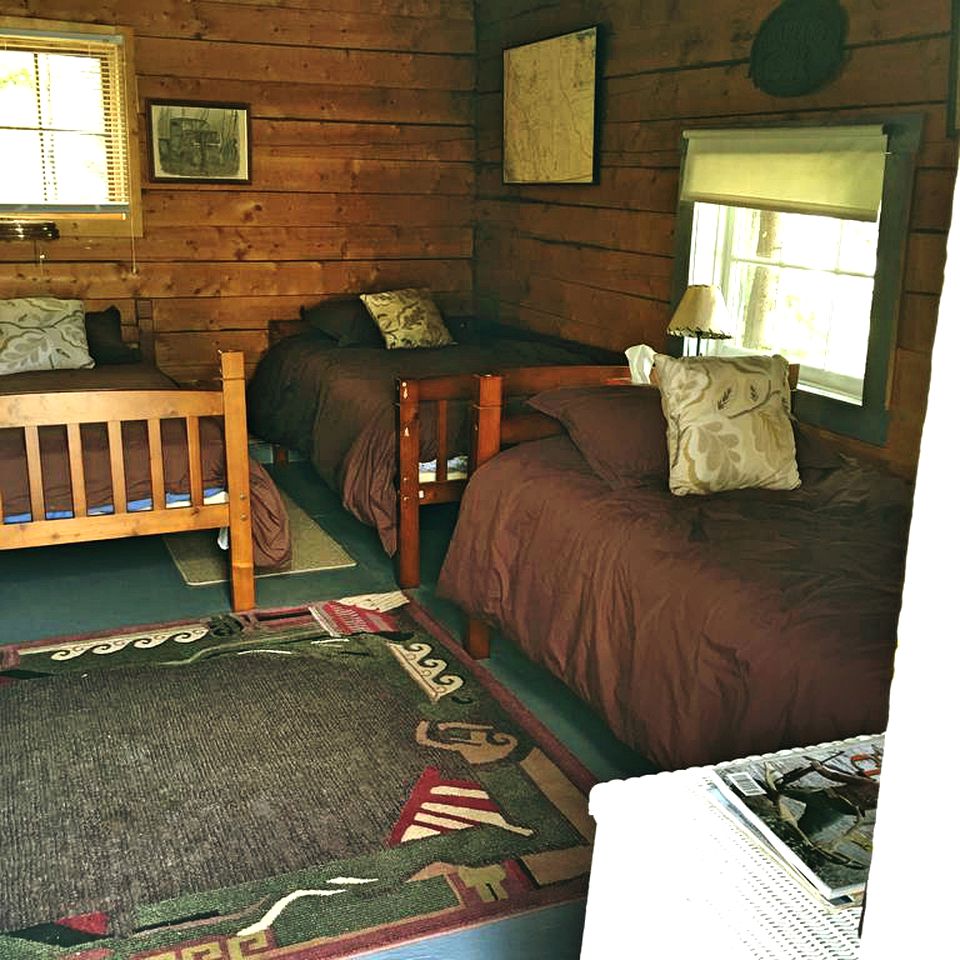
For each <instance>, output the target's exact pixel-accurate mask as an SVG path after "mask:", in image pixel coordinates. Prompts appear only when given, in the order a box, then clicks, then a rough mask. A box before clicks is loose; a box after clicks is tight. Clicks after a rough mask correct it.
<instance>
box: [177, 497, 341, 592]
mask: <svg viewBox="0 0 960 960" xmlns="http://www.w3.org/2000/svg"><path fill="white" fill-rule="evenodd" d="M281 496H282V497H283V502H284V504H286V507H287V515H288V516H289V518H290V535H291V538H292V541H293V562H292V563H291V565H290V568H289V569H288V570H265V571H263V572H262V573H260V572H258V573H257V578H258V579H260V578H261V577H282V576H286V575H287V574H291V573H315V572H317V571H318V570H342V569H343V568H345V567H355V566H356V565H357V561H356V560H354V559H353V557H351V556H350V554H349V553H347V551H346V550H344V549H343V547H341V546H340V544H339V543H337V541H336V540H334V539H333V537H331V536H330V534H328V533H327V532H326V531H325V530H324V529H323V528H322V527H321V526H319V524H318V523H317V521H316V520H314V519H313V518H312V517H309V516H308V515H307V514H306V513H304V511H303V510H301V509H300V507H298V506H297V504H296V503H294V502H293V500H291V499H290V497H288V496H287V494H285V493H281ZM163 542H164V543H165V544H166V545H167V550H169V551H170V556H171V557H173V562H174V563H175V564H176V565H177V569H178V570H179V571H180V575H181V576H182V577H183V579H184V581H185V582H186V583H187V584H189V585H190V586H191V587H203V586H207V585H209V584H212V583H226V582H227V580H228V579H229V574H230V571H229V566H228V558H229V554H228V553H227V552H226V551H225V550H221V549H220V548H219V547H218V546H217V533H216V531H215V530H197V531H196V532H194V533H177V534H173V535H169V536H166V537H164V538H163Z"/></svg>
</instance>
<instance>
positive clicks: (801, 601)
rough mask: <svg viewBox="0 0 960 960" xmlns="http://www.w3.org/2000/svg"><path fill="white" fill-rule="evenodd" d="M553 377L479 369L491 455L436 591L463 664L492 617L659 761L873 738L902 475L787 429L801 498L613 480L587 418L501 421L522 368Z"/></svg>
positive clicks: (892, 609)
mask: <svg viewBox="0 0 960 960" xmlns="http://www.w3.org/2000/svg"><path fill="white" fill-rule="evenodd" d="M609 373H610V374H612V375H613V377H610V376H607V374H605V373H604V371H602V370H596V371H594V375H595V378H596V382H597V383H603V382H604V381H605V380H606V381H609V380H611V379H616V377H617V374H618V373H619V371H617V370H611V371H609ZM548 375H549V373H548V372H547V371H543V370H540V371H519V370H518V371H510V372H508V373H507V374H506V375H505V376H503V377H484V378H478V380H477V393H476V395H477V402H476V418H475V419H476V422H477V425H478V441H477V445H478V447H480V448H483V450H484V451H485V452H484V453H483V454H481V456H480V458H479V460H480V461H481V463H480V465H479V466H478V469H477V472H476V473H475V475H474V476H472V477H471V479H470V482H469V484H468V485H467V488H466V491H465V493H464V497H463V501H462V503H461V506H460V513H459V519H458V522H457V527H456V530H455V532H454V535H453V538H452V541H451V543H450V547H449V550H448V552H447V556H446V560H445V563H444V566H443V569H442V571H441V575H440V580H439V584H438V591H439V593H440V594H441V595H442V596H446V597H447V598H449V599H452V600H454V601H455V602H456V603H457V604H459V606H460V607H461V608H462V609H463V610H465V611H466V612H467V614H468V615H469V616H470V617H471V618H472V619H471V624H470V627H469V628H468V634H467V642H468V645H469V646H472V647H473V652H474V653H475V655H481V656H482V655H483V654H484V653H485V652H486V634H487V632H488V630H489V626H490V625H493V626H494V627H496V628H497V629H499V630H501V631H502V632H503V633H504V634H506V635H507V636H508V637H510V638H511V639H512V640H513V641H515V642H516V643H517V644H518V645H519V646H520V647H521V649H523V651H524V652H525V653H526V654H527V655H528V656H529V657H530V658H531V659H533V660H535V661H537V662H539V663H541V664H543V665H544V666H546V667H547V668H548V669H549V670H550V671H551V672H552V673H554V674H555V675H556V676H558V677H559V678H561V679H562V680H563V681H564V682H565V683H566V684H567V685H568V686H570V687H571V688H572V689H573V690H574V691H575V692H577V693H578V694H579V695H580V696H581V697H582V698H583V699H584V700H585V701H586V702H587V703H589V704H591V705H592V706H593V707H594V708H595V709H596V710H597V711H598V712H599V713H600V714H601V715H602V716H603V717H604V719H605V720H606V722H607V723H608V725H609V726H610V728H611V729H612V730H613V732H614V733H615V734H616V735H617V736H618V737H619V738H621V739H622V740H623V741H624V742H626V743H628V744H630V745H631V746H633V747H634V748H635V749H637V750H638V751H639V752H640V753H642V754H643V755H644V756H646V757H648V758H649V759H651V760H653V761H654V762H655V763H657V764H659V765H660V766H662V767H664V768H678V767H685V766H692V765H697V764H705V763H711V762H715V761H717V760H720V759H724V758H731V757H737V756H745V755H748V754H753V753H758V752H763V751H768V750H776V749H779V748H783V747H787V746H790V745H796V744H797V743H817V742H821V741H825V740H832V739H837V738H839V737H843V736H849V735H852V734H856V733H864V732H873V731H878V730H882V729H883V727H884V724H885V720H886V715H887V698H888V690H889V683H890V679H891V674H892V665H893V654H894V649H895V645H896V625H897V616H898V613H899V607H900V593H901V584H902V576H903V564H904V554H905V548H906V539H907V531H908V527H909V516H910V504H911V496H910V491H909V489H908V487H907V485H906V484H904V483H903V482H901V481H900V480H898V479H896V478H894V477H890V476H887V475H885V474H883V473H881V472H880V471H878V470H875V469H871V468H869V467H866V466H864V465H862V464H859V463H857V462H854V461H853V460H850V459H848V458H845V457H843V456H841V455H839V454H838V453H836V452H835V451H834V450H832V448H830V447H829V446H827V445H825V444H823V442H822V441H819V440H818V439H817V438H816V437H815V436H814V435H812V434H810V433H807V432H806V431H805V430H804V429H803V428H802V427H801V426H799V425H795V430H796V432H797V437H796V439H797V459H798V463H799V467H800V475H801V479H802V485H801V486H800V487H799V488H797V489H796V490H792V491H781V490H762V489H750V490H739V491H731V492H726V493H720V494H713V495H710V496H685V497H678V496H675V495H673V494H671V493H670V492H669V490H668V488H667V484H666V479H665V477H664V476H663V474H662V473H661V474H659V477H657V476H656V475H657V465H656V464H655V463H653V461H651V463H652V464H653V469H651V476H650V477H648V478H645V479H643V480H641V481H637V480H636V479H633V480H628V482H616V480H614V481H613V482H611V478H610V477H609V476H606V477H605V476H602V475H601V474H600V473H598V467H597V463H598V460H597V449H596V448H597V444H596V443H592V441H591V443H592V447H591V446H586V445H585V438H584V435H583V424H582V423H581V424H580V432H579V434H578V433H577V431H576V430H574V431H571V432H567V431H566V430H564V428H563V427H562V426H561V424H560V422H559V421H558V420H557V419H555V418H553V417H548V416H545V415H544V414H542V413H539V414H538V413H533V412H532V411H528V412H526V413H525V414H523V415H522V416H520V417H516V416H511V415H509V414H508V413H504V411H505V410H507V403H506V400H507V399H509V397H510V395H511V393H516V392H518V391H519V392H520V393H522V394H525V395H529V392H530V384H529V383H524V380H525V379H526V378H528V377H530V376H534V377H535V378H536V379H537V380H539V381H540V382H541V384H543V386H545V387H549V386H558V385H560V381H559V380H556V379H555V381H554V383H548V382H545V378H546V377H548ZM581 382H584V383H585V382H589V380H588V379H584V380H583V381H581ZM599 390H600V392H601V393H603V392H604V391H607V392H609V393H611V394H612V395H613V399H612V402H617V398H616V395H617V394H618V392H619V394H621V395H623V396H624V398H625V399H626V394H625V393H624V391H626V393H630V392H631V391H642V390H655V388H643V387H623V386H608V387H602V388H599ZM502 397H503V399H501V398H502ZM595 399H596V398H593V399H592V400H591V402H595ZM610 399H611V398H610V397H608V398H607V400H610ZM534 403H536V401H534ZM656 406H657V407H659V402H658V401H657V403H656ZM607 409H608V410H610V409H613V408H612V407H609V406H608V408H607ZM607 419H608V418H607V417H606V415H605V420H607ZM632 422H633V424H634V427H633V431H634V433H633V435H632V436H631V432H630V429H621V430H620V432H619V433H618V434H616V435H613V434H611V435H609V436H608V437H606V438H604V439H603V442H604V443H606V444H607V452H608V458H610V457H613V458H616V457H621V458H622V457H623V456H624V455H625V454H627V453H629V448H630V445H631V444H633V443H637V442H638V441H642V440H643V438H642V437H641V431H643V430H644V429H648V428H649V427H650V426H651V423H652V421H648V422H647V423H646V424H644V423H642V422H639V421H638V420H636V419H633V421H632ZM592 426H593V428H594V429H596V430H601V429H604V427H603V425H602V424H600V423H599V422H597V423H595V424H593V425H592ZM620 427H621V428H622V427H624V424H620ZM664 427H665V424H664V423H663V421H662V419H661V421H660V423H659V426H658V427H657V429H659V431H660V433H659V441H660V444H661V445H662V444H663V432H662V431H663V429H664ZM607 429H609V426H608V427H607ZM518 441H527V442H518ZM508 444H509V446H507V445H508ZM501 446H507V449H504V450H503V451H502V452H499V453H498V454H497V455H496V456H493V454H494V453H496V452H497V451H498V450H500V448H501ZM487 458H489V459H487ZM484 459H487V462H485V463H483V462H482V461H483V460H484ZM588 461H590V462H588ZM599 462H600V471H601V473H606V471H604V470H603V461H602V460H600V461H599ZM591 463H592V464H593V465H591ZM664 465H665V462H664Z"/></svg>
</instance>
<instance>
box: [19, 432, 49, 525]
mask: <svg viewBox="0 0 960 960" xmlns="http://www.w3.org/2000/svg"><path fill="white" fill-rule="evenodd" d="M23 439H24V443H25V444H26V448H27V481H28V483H29V484H30V513H31V514H32V515H33V519H34V520H35V521H36V520H46V519H47V513H46V508H45V507H44V503H43V468H42V467H41V466H40V431H39V430H38V429H37V428H36V427H24V428H23Z"/></svg>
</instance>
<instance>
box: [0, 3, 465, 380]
mask: <svg viewBox="0 0 960 960" xmlns="http://www.w3.org/2000/svg"><path fill="white" fill-rule="evenodd" d="M0 14H2V15H7V16H19V17H24V16H35V17H43V18H47V19H60V20H70V21H76V22H91V23H104V24H117V25H121V26H128V27H132V28H133V30H134V31H135V33H136V69H137V80H138V88H139V110H140V132H141V153H142V155H143V162H142V168H143V171H144V176H143V205H144V211H143V219H144V236H143V238H142V239H139V240H137V241H136V244H135V246H136V258H137V271H136V272H133V270H132V266H131V245H130V241H129V240H106V239H102V240H95V239H88V240H68V239H61V240H58V241H55V242H51V243H47V244H45V245H44V252H45V253H46V256H47V261H46V263H45V264H44V265H43V267H42V269H41V268H40V267H39V266H38V265H37V264H36V262H35V260H34V251H33V246H32V244H25V243H5V244H0V297H4V298H5V297H15V296H29V295H37V294H40V293H50V294H52V295H55V296H65V297H79V298H81V299H85V300H88V301H89V302H90V303H92V304H94V305H96V306H103V305H105V304H108V303H111V302H115V303H117V304H118V305H119V306H120V307H121V309H122V311H123V314H124V319H125V321H126V322H127V323H128V324H133V323H134V322H135V313H134V300H135V299H136V298H147V299H151V300H153V301H154V309H153V318H154V325H155V329H156V352H157V359H158V363H159V365H160V366H161V367H162V368H163V369H164V370H166V371H167V372H168V373H170V374H171V375H172V376H174V377H176V378H177V379H179V380H183V381H189V380H192V379H197V378H205V377H208V376H211V375H212V374H213V373H214V372H215V370H216V351H217V350H218V349H239V350H243V351H244V352H245V353H246V355H247V359H248V367H249V366H250V365H252V363H254V362H255V361H256V358H257V357H258V356H259V354H260V353H261V352H262V351H263V349H264V348H265V346H266V327H267V321H268V320H271V319H284V318H289V317H295V316H296V315H297V311H298V308H299V307H300V305H301V304H311V303H315V302H317V301H318V300H321V299H323V298H326V297H331V296H336V295H341V294H344V293H346V292H360V291H364V290H383V289H389V288H391V287H396V286H407V285H416V286H427V287H430V288H432V289H433V290H434V291H435V292H436V294H437V299H438V301H439V302H440V304H441V306H442V307H444V308H445V309H446V310H447V311H449V312H451V313H459V314H463V313H470V312H472V309H473V297H472V283H473V277H472V260H471V258H472V255H473V216H474V214H473V197H474V192H475V174H474V160H475V139H474V93H473V91H474V85H475V68H476V60H475V56H474V19H473V3H472V0H149V2H147V0H0ZM145 98H182V99H184V100H222V101H240V102H247V103H250V104H251V113H252V121H253V126H252V138H253V182H252V184H251V185H250V186H238V187H231V186H224V185H203V186H201V185H190V184H188V185H180V184H177V185H173V184H152V183H150V182H149V180H148V177H147V173H146V171H147V164H146V159H145V158H146V153H145V149H146V138H145V136H144V123H145V121H144V100H145ZM131 335H133V332H132V330H131Z"/></svg>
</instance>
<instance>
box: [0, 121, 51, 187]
mask: <svg viewBox="0 0 960 960" xmlns="http://www.w3.org/2000/svg"><path fill="white" fill-rule="evenodd" d="M0 157H3V176H2V177H0V203H16V204H21V203H43V201H44V190H43V164H42V163H41V151H40V134H38V133H36V132H34V131H32V130H0Z"/></svg>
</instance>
